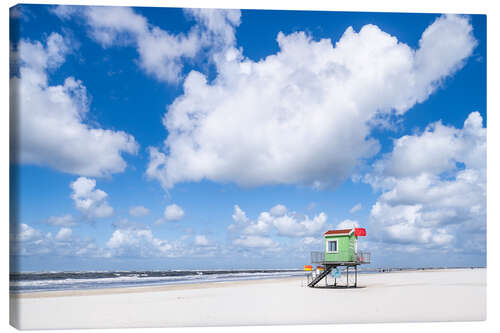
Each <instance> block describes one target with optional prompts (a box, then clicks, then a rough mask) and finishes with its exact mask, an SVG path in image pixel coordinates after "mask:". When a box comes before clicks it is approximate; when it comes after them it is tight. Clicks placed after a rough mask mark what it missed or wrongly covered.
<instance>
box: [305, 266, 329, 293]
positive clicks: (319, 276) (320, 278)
mask: <svg viewBox="0 0 500 333" xmlns="http://www.w3.org/2000/svg"><path fill="white" fill-rule="evenodd" d="M332 269H333V266H327V267H326V268H325V270H324V271H323V272H321V273H319V274H318V275H317V276H316V277H315V278H314V279H312V281H311V282H309V283H308V284H307V285H308V286H309V287H311V288H313V287H314V286H315V285H317V284H318V282H319V281H321V280H323V278H324V277H325V276H327V275H328V274H330V272H331V271H332Z"/></svg>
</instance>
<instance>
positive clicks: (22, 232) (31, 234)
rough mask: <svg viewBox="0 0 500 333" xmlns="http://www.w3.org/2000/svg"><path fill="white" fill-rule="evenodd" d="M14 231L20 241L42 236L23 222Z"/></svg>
mask: <svg viewBox="0 0 500 333" xmlns="http://www.w3.org/2000/svg"><path fill="white" fill-rule="evenodd" d="M15 232H16V239H17V240H19V241H21V242H29V241H32V240H34V239H37V238H40V237H41V236H42V234H41V233H40V232H39V231H38V230H36V229H34V228H32V227H30V226H29V225H27V224H24V223H21V225H20V228H19V229H18V230H15Z"/></svg>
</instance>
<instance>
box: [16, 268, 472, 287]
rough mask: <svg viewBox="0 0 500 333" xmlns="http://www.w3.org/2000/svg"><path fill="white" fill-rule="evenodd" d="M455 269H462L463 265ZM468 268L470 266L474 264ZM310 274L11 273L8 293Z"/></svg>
mask: <svg viewBox="0 0 500 333" xmlns="http://www.w3.org/2000/svg"><path fill="white" fill-rule="evenodd" d="M452 268H454V267H425V268H410V267H405V268H395V267H391V268H375V267H374V268H363V269H358V274H374V273H390V272H398V271H413V270H429V269H452ZM455 268H461V269H463V268H464V267H455ZM467 268H468V267H467ZM470 268H471V269H474V268H475V267H470ZM477 268H480V267H477ZM341 271H342V274H343V276H344V274H345V268H342V269H341ZM351 272H352V271H351ZM310 273H311V272H304V271H303V270H302V269H246V270H155V271H148V270H143V271H84V272H74V271H71V272H56V271H51V272H22V273H15V272H11V273H10V292H12V293H26V292H41V291H58V290H86V289H104V288H124V287H142V286H159V285H173V284H189V283H204V282H228V281H242V280H261V279H273V278H284V277H300V276H303V277H305V276H306V274H310ZM351 277H352V275H351Z"/></svg>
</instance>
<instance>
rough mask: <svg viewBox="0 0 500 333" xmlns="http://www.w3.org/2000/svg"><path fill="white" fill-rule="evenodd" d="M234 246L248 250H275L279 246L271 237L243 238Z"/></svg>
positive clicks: (235, 241)
mask: <svg viewBox="0 0 500 333" xmlns="http://www.w3.org/2000/svg"><path fill="white" fill-rule="evenodd" d="M233 244H234V245H237V246H241V247H247V248H273V247H278V246H279V244H278V243H277V242H275V241H273V240H272V239H271V238H269V237H262V236H242V237H240V238H237V239H235V240H234V241H233Z"/></svg>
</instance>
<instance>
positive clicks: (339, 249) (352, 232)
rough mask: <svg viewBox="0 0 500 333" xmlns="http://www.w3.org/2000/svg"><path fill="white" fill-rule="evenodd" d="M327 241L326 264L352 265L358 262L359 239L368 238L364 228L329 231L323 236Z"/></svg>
mask: <svg viewBox="0 0 500 333" xmlns="http://www.w3.org/2000/svg"><path fill="white" fill-rule="evenodd" d="M323 236H324V239H325V259H324V261H325V262H331V263H350V262H358V261H359V259H362V258H358V256H357V254H358V237H360V236H366V230H365V229H363V228H352V229H341V230H328V231H327V232H325V233H324V234H323Z"/></svg>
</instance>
